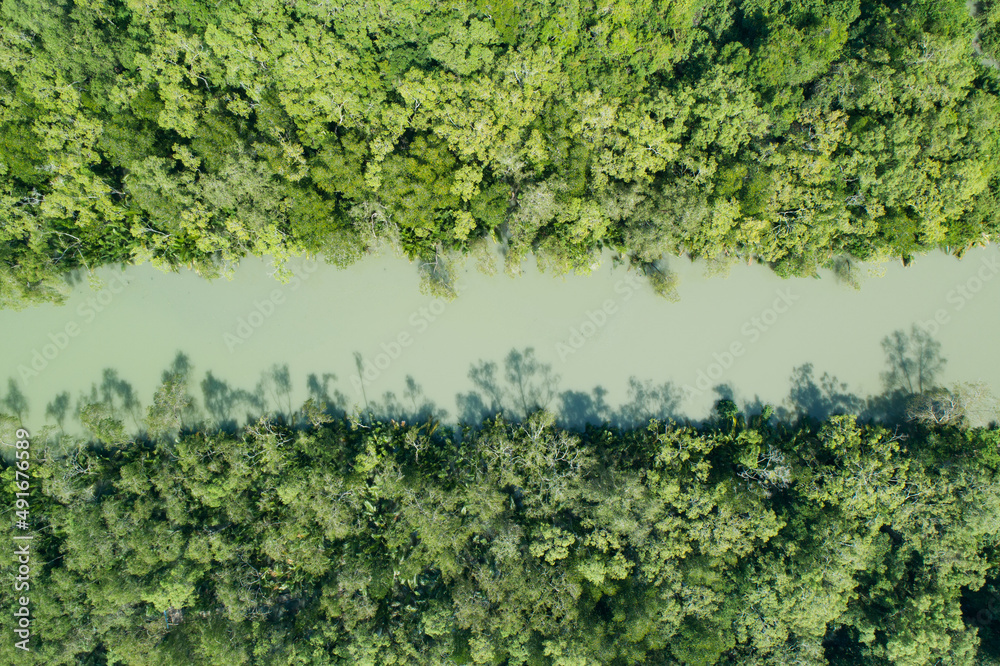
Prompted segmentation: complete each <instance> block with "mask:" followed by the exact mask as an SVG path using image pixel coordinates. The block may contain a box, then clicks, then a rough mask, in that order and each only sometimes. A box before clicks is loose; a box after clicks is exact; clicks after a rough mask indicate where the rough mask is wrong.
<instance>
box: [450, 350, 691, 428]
mask: <svg viewBox="0 0 1000 666" xmlns="http://www.w3.org/2000/svg"><path fill="white" fill-rule="evenodd" d="M468 376H469V379H470V380H472V383H473V385H474V387H475V390H473V391H470V392H468V393H460V394H458V395H457V396H456V403H457V404H458V411H459V422H461V423H466V424H478V423H481V422H482V421H483V419H486V418H489V417H492V416H495V415H498V414H500V415H503V416H504V418H505V419H507V420H508V421H521V420H524V419H525V418H527V417H528V416H529V415H530V414H532V413H533V412H536V411H538V410H540V409H546V410H549V411H551V412H553V414H554V415H555V417H556V424H558V425H559V426H561V427H564V428H570V429H577V430H582V429H583V428H584V427H586V426H587V425H598V424H604V423H607V424H609V425H612V426H616V427H621V428H629V427H635V426H637V425H642V424H644V423H647V422H648V421H649V419H651V418H657V419H663V420H666V419H672V418H675V417H677V412H678V408H679V407H680V403H681V399H682V392H681V391H680V389H679V388H678V387H676V386H675V385H674V384H672V383H670V382H665V383H662V384H654V383H653V382H652V381H649V380H640V379H638V378H636V377H630V378H629V380H628V393H627V396H628V397H627V400H626V402H624V403H623V404H622V405H621V406H619V407H618V408H617V409H613V408H612V407H611V406H610V405H609V404H608V402H607V400H606V396H607V394H608V391H607V389H605V388H604V387H603V386H601V385H597V386H595V387H594V388H593V389H591V390H590V391H589V392H587V391H579V390H566V391H562V392H560V391H559V381H560V377H559V375H557V374H555V373H554V372H553V371H552V366H551V365H550V364H548V363H542V362H540V361H539V360H538V359H537V357H536V356H535V351H534V349H533V348H531V347H528V348H525V349H524V350H523V351H522V350H518V349H512V350H511V351H510V352H509V353H508V354H507V356H506V358H505V359H504V361H503V365H502V366H500V365H498V364H497V363H496V362H494V361H479V362H478V363H476V364H474V365H473V366H472V367H471V368H470V370H469V375H468Z"/></svg>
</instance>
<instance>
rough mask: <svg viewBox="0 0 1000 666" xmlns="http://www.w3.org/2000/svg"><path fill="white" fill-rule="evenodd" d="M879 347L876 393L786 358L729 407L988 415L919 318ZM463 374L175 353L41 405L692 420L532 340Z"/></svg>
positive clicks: (98, 422) (49, 415)
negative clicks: (371, 384)
mask: <svg viewBox="0 0 1000 666" xmlns="http://www.w3.org/2000/svg"><path fill="white" fill-rule="evenodd" d="M882 349H883V353H884V357H885V370H884V371H883V373H882V378H883V381H884V390H883V391H882V392H880V393H878V394H876V395H868V396H859V395H855V394H853V393H851V392H850V391H849V390H848V386H847V384H846V383H844V382H841V381H839V380H838V379H837V377H835V376H833V375H831V374H829V373H826V372H824V373H823V374H822V375H821V376H819V378H818V379H817V377H816V372H815V370H814V367H813V365H812V364H809V363H807V364H803V365H801V366H799V367H796V368H795V369H794V371H793V373H792V376H791V378H790V387H791V388H790V390H789V393H788V395H787V397H786V398H785V399H784V400H783V401H782V403H781V404H780V405H766V404H765V403H762V402H761V401H760V400H759V399H755V400H752V401H743V403H742V404H737V405H736V407H737V408H739V409H741V410H743V411H745V412H747V413H749V414H760V413H763V412H764V411H765V408H766V407H770V410H769V413H773V414H775V415H776V416H778V417H779V418H783V419H786V420H796V419H801V418H817V419H823V418H826V417H828V416H831V415H834V414H844V413H850V414H857V415H859V416H860V418H861V419H863V420H867V419H875V420H879V421H883V422H889V423H893V422H902V421H904V420H912V419H919V420H934V421H935V422H938V423H941V422H946V421H947V420H948V419H951V420H958V417H959V416H960V415H966V416H968V415H971V414H972V405H971V402H970V401H979V402H980V403H983V404H985V403H986V402H989V401H992V404H991V405H990V407H991V409H992V410H993V411H992V412H991V413H990V418H993V419H995V418H996V416H997V412H996V402H995V398H994V397H992V395H991V394H990V392H989V391H988V390H987V389H985V388H981V389H979V390H978V392H976V391H975V390H973V393H975V395H972V393H969V392H968V391H967V388H963V387H958V388H956V389H954V390H951V391H949V390H945V389H944V388H943V387H940V386H938V384H937V383H936V379H937V377H938V376H939V374H940V372H941V370H942V369H943V367H944V365H945V362H946V361H945V359H944V358H943V357H942V355H941V345H940V344H939V343H938V342H937V341H935V340H934V339H933V338H932V337H931V336H930V335H928V334H927V333H926V332H925V331H923V330H921V329H919V328H917V327H914V328H912V329H911V331H910V332H906V331H902V330H899V331H894V332H893V333H892V334H891V335H889V336H887V337H885V338H884V339H883V341H882ZM468 379H469V380H470V381H471V384H472V388H471V390H469V391H465V392H460V393H458V394H457V395H456V396H455V403H454V410H453V411H452V410H450V409H449V408H448V407H450V406H444V405H439V404H437V403H435V402H434V401H433V400H432V399H430V398H429V397H428V396H427V395H426V394H425V393H424V391H423V388H422V386H421V384H420V383H419V382H418V381H417V380H416V379H415V378H414V377H412V376H407V377H406V378H405V381H404V382H403V385H402V386H400V387H399V389H398V390H397V391H384V392H382V393H380V394H378V395H372V396H370V397H367V398H366V401H365V403H364V404H363V405H361V404H356V403H353V402H352V401H351V400H350V399H348V398H347V395H346V394H345V393H344V392H343V391H341V390H340V389H341V385H342V384H343V382H341V381H339V380H338V378H337V376H336V375H334V374H332V373H323V374H316V373H310V374H308V375H307V376H305V377H293V376H292V374H291V372H290V371H289V367H288V365H285V364H280V365H279V364H276V365H273V366H272V367H270V368H268V369H266V370H265V371H263V372H262V373H261V374H260V377H259V379H258V381H257V382H256V383H255V384H254V385H253V386H238V385H233V384H232V383H230V382H228V381H226V380H225V379H224V378H221V377H219V376H217V375H216V374H215V373H214V372H213V371H211V370H206V371H205V372H204V375H203V376H202V378H201V379H200V380H199V379H197V377H196V373H195V369H194V368H193V366H192V364H191V362H190V359H189V358H188V356H187V355H186V354H184V353H183V352H178V353H177V355H176V357H175V358H174V360H173V361H172V362H171V364H170V366H169V367H167V368H166V369H165V370H164V371H163V373H162V383H161V385H160V387H159V388H158V389H157V391H156V393H155V395H154V398H153V401H152V404H150V405H142V404H140V401H139V399H138V398H137V396H136V393H135V391H134V390H133V388H132V386H131V384H129V382H128V381H127V380H126V379H124V378H123V377H122V376H121V375H120V374H119V372H118V370H117V369H114V368H106V369H104V371H103V373H102V374H101V378H100V382H94V383H93V384H91V386H90V389H89V391H81V392H80V393H79V394H78V395H77V396H76V397H75V398H74V397H71V396H70V394H69V393H68V392H66V391H63V392H60V393H59V394H57V395H56V396H54V397H53V399H52V400H51V401H50V402H48V404H47V405H46V407H45V419H46V426H45V428H46V429H47V431H48V433H49V434H51V435H60V434H66V433H67V432H72V431H75V430H77V428H68V427H67V424H68V423H69V422H70V421H72V422H73V423H75V424H78V425H82V426H83V430H84V431H85V432H86V433H87V434H89V435H91V436H94V437H96V438H97V439H99V440H102V441H105V442H106V443H115V444H118V443H122V442H124V441H125V440H126V439H127V436H126V433H127V432H130V433H133V434H138V435H139V436H142V435H152V436H160V435H163V434H170V433H176V432H178V431H180V430H182V429H187V430H195V429H197V430H217V429H218V430H224V431H230V432H232V431H235V430H236V429H238V428H240V427H242V426H244V425H247V424H250V423H253V422H256V421H258V420H259V419H260V418H261V416H267V417H268V418H271V419H274V420H276V421H279V422H283V423H286V424H289V425H295V426H303V425H305V424H306V423H307V422H311V423H313V424H316V423H319V422H322V421H325V420H329V419H330V418H336V417H344V416H352V418H354V419H356V420H357V421H358V422H360V423H365V422H371V421H376V420H382V421H388V420H390V419H395V420H401V421H411V422H445V423H452V424H465V425H477V424H479V423H481V422H482V421H483V420H484V419H490V418H494V417H497V416H502V417H503V418H504V419H506V420H508V421H512V420H524V419H526V418H527V417H528V416H529V415H531V414H532V413H534V412H536V411H539V410H546V411H549V412H551V413H553V414H554V415H555V417H556V423H557V424H559V425H561V426H564V427H568V428H575V429H583V428H584V427H585V426H586V425H588V424H593V425H599V424H609V425H612V426H615V427H622V428H628V427H635V426H640V425H643V424H645V423H647V422H648V421H649V420H650V419H652V418H655V419H659V420H674V421H680V422H683V421H688V422H691V420H690V419H687V418H686V417H685V415H684V414H683V413H682V412H681V409H680V408H681V405H682V401H683V392H682V390H681V389H680V388H679V387H677V386H675V385H673V384H671V383H669V382H665V383H655V382H653V381H652V380H650V379H641V378H638V377H630V378H629V379H628V382H627V389H626V395H627V399H626V400H625V401H624V402H622V403H621V404H620V405H618V406H616V407H612V406H611V405H609V404H608V403H607V402H606V401H605V395H606V394H607V390H606V389H605V388H604V387H603V386H601V385H596V386H594V387H593V388H591V389H590V390H589V391H580V390H574V389H566V390H563V389H562V388H561V386H560V377H559V375H558V374H556V373H555V372H554V371H553V368H552V365H551V364H549V363H544V362H542V361H540V360H539V359H538V358H537V356H536V354H535V350H534V349H533V348H531V347H527V348H523V349H511V350H510V352H509V353H508V354H507V355H506V356H505V357H504V358H503V359H502V360H499V361H497V360H480V361H477V362H476V363H474V364H472V366H471V367H470V368H469V370H468ZM297 386H301V387H303V388H304V390H305V393H306V394H307V396H308V397H307V399H306V401H305V402H304V403H302V404H297V403H296V402H295V398H294V396H295V395H296V394H297V391H296V387H297ZM713 391H714V394H715V396H716V401H717V402H718V401H726V402H727V403H731V402H732V401H733V400H734V397H735V396H734V391H733V388H732V387H731V386H729V385H727V384H719V385H717V386H715V387H714V388H713ZM958 403H968V404H962V405H959V404H958ZM2 405H3V408H4V411H5V412H6V414H7V417H8V419H10V418H11V417H13V418H14V419H15V420H17V421H19V422H24V421H25V419H26V418H27V417H28V412H29V405H28V403H27V400H26V398H25V397H24V395H23V394H22V393H21V392H20V390H19V389H18V387H17V383H16V382H15V381H13V380H11V381H9V382H8V391H7V394H6V395H5V396H4V397H3V400H2ZM956 410H961V411H956ZM10 422H11V423H13V421H10Z"/></svg>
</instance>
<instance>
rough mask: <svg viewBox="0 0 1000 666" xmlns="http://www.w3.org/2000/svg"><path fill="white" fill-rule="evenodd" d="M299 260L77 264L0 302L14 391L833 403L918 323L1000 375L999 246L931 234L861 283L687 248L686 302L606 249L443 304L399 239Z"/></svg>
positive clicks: (676, 267)
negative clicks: (554, 270)
mask: <svg viewBox="0 0 1000 666" xmlns="http://www.w3.org/2000/svg"><path fill="white" fill-rule="evenodd" d="M291 267H292V270H293V273H294V274H295V276H296V277H294V278H293V279H292V281H291V282H289V283H286V284H281V283H279V282H277V281H276V280H275V279H274V278H273V277H272V275H271V274H272V272H273V269H272V268H271V266H270V264H269V262H267V261H264V260H259V259H247V260H245V261H243V262H242V263H241V264H240V266H239V267H238V269H237V270H236V273H235V276H234V278H233V279H232V280H229V281H227V280H225V279H219V280H214V281H208V280H205V279H203V278H201V277H199V276H197V275H195V274H193V273H192V272H190V271H186V270H182V271H180V272H179V273H163V272H160V271H158V270H156V269H154V268H152V267H151V266H149V265H143V266H133V267H129V268H127V269H125V270H124V271H123V270H121V269H116V268H104V269H101V270H99V271H98V272H97V277H98V278H99V281H100V283H101V284H99V285H96V288H95V286H92V285H90V284H88V282H87V281H86V280H82V281H80V282H78V284H76V285H75V286H74V287H73V288H72V291H71V293H70V294H69V296H68V298H67V300H66V302H65V304H63V305H61V306H54V305H43V306H36V307H34V308H31V309H28V310H24V311H20V312H15V311H3V312H0V343H2V348H3V354H2V359H0V378H7V381H5V382H4V384H5V385H6V387H5V388H3V387H0V388H3V391H2V393H3V396H4V403H3V409H4V411H6V412H7V413H10V414H13V415H14V419H15V420H16V421H17V422H18V423H21V424H23V425H26V426H28V427H29V428H32V429H35V430H38V429H40V428H42V427H43V426H44V425H46V424H48V425H51V426H57V427H58V428H62V429H64V430H65V431H67V432H68V431H74V430H78V429H79V424H78V421H77V418H76V416H75V411H76V410H77V408H78V407H79V405H80V404H82V403H84V402H86V401H94V400H107V401H109V402H110V403H111V404H113V405H115V408H116V409H117V410H118V412H119V413H120V414H121V415H122V416H123V418H125V419H126V423H127V425H128V427H129V428H131V429H136V428H137V427H138V425H139V423H140V422H141V418H142V414H143V413H144V409H145V406H146V405H148V404H150V402H151V400H152V397H153V394H154V392H155V390H156V387H157V386H158V385H159V383H160V381H161V378H162V376H163V373H164V371H165V370H166V369H167V368H169V367H171V365H172V364H175V363H178V362H180V363H181V364H182V365H186V366H188V367H190V373H189V376H190V388H191V393H192V395H193V396H194V397H195V398H196V399H197V401H198V403H199V408H200V410H201V417H199V418H204V419H205V420H206V421H210V422H215V423H221V424H223V425H227V424H228V425H233V424H239V423H242V422H243V421H244V420H246V419H247V418H248V417H250V416H251V415H253V414H257V413H260V412H262V411H271V412H282V413H288V412H289V411H290V410H295V409H297V408H298V407H299V406H300V405H301V404H302V403H303V401H304V400H305V399H306V398H308V397H309V396H310V395H312V396H314V397H322V398H324V399H325V400H326V401H327V403H328V404H330V405H335V406H336V408H337V409H338V410H343V411H352V410H355V409H356V410H358V411H360V412H361V413H374V414H378V415H384V416H391V417H395V418H427V417H428V416H434V417H436V418H440V419H442V420H444V421H446V422H450V423H455V422H459V421H465V422H474V421H478V420H479V419H481V418H482V417H483V416H485V415H488V414H493V413H496V412H498V411H503V412H504V413H506V414H509V415H510V416H513V417H517V416H520V415H521V414H523V413H524V411H526V410H527V409H531V408H532V407H534V406H545V407H547V408H548V409H550V410H552V411H553V412H555V413H556V414H557V415H558V417H559V419H560V421H561V422H562V423H565V424H568V425H577V426H578V425H581V424H583V423H585V422H600V421H603V420H609V421H611V422H614V423H620V424H624V425H627V424H629V423H635V422H638V421H641V420H642V419H644V418H646V417H648V416H660V417H672V418H676V419H683V418H690V419H700V418H703V417H705V416H706V415H707V414H709V412H710V410H711V407H712V405H713V404H714V402H715V401H716V400H717V399H718V398H719V397H720V396H722V397H730V398H732V399H733V400H735V401H736V402H737V404H739V405H740V406H744V407H747V406H748V407H751V408H755V407H756V408H759V407H760V405H762V404H771V405H773V406H776V407H779V408H780V409H781V410H784V411H785V412H786V413H793V412H795V411H808V412H812V413H814V414H817V415H823V414H824V413H829V412H831V411H837V410H838V409H844V408H845V405H852V404H860V403H856V402H852V401H856V400H857V399H858V397H864V396H869V395H875V394H878V393H880V392H882V391H883V389H884V383H883V373H884V372H885V371H887V370H892V368H893V367H894V366H895V368H896V370H897V373H896V376H897V377H900V376H903V378H904V380H905V379H907V378H909V379H912V378H913V375H914V372H913V371H912V368H910V366H908V365H906V364H907V362H908V361H907V360H906V355H905V354H904V355H903V357H900V358H902V359H903V360H902V361H901V360H900V358H897V359H896V361H895V362H893V361H891V359H889V356H888V355H887V352H886V349H885V348H884V347H883V341H884V340H885V339H886V338H887V337H888V336H892V335H893V334H894V333H895V332H897V331H901V332H903V333H904V334H906V335H909V336H911V337H912V326H913V325H914V324H918V325H921V326H922V330H925V331H927V332H928V333H929V334H931V338H932V340H933V341H934V342H936V343H939V345H940V346H939V347H937V348H935V347H934V345H933V344H932V345H930V346H929V347H928V346H926V345H925V349H926V350H928V351H929V353H930V356H931V358H930V365H928V370H929V374H931V375H933V376H931V377H927V378H926V379H927V382H928V384H930V383H934V384H940V385H949V384H952V383H955V382H982V383H984V384H985V385H986V386H989V387H991V388H992V389H993V390H994V391H997V390H998V389H1000V345H998V344H997V331H998V330H1000V307H998V305H1000V279H997V274H998V271H1000V250H998V249H997V247H994V246H991V247H988V248H979V249H975V250H973V251H970V252H968V253H967V254H966V256H965V257H964V258H963V259H962V260H961V261H959V260H956V259H954V258H952V257H949V256H946V255H944V254H941V253H935V254H930V255H927V256H922V257H918V258H916V260H915V261H914V262H913V263H912V264H911V265H910V266H909V267H903V266H902V265H901V264H900V263H899V262H893V263H889V264H886V265H884V266H881V267H865V268H864V270H862V272H863V273H869V272H870V273H878V272H883V273H884V274H883V275H881V276H875V275H873V276H871V277H867V278H865V279H864V280H863V284H862V287H861V289H860V290H854V289H852V288H850V287H848V286H846V285H844V284H843V283H841V282H838V281H837V280H836V279H835V278H834V277H833V276H832V274H830V273H827V272H824V273H823V274H822V278H821V279H811V278H796V279H789V280H782V279H781V278H778V277H777V276H775V275H774V274H773V273H771V272H770V271H769V270H768V269H767V268H765V267H762V266H746V265H738V266H734V267H732V268H731V269H730V271H729V273H728V275H725V276H712V277H709V276H706V275H705V274H704V267H703V265H702V264H700V263H697V262H695V263H692V262H689V261H687V260H683V259H674V260H672V262H671V266H670V268H671V270H672V271H674V272H675V273H677V275H678V277H679V288H678V292H679V295H680V300H679V301H678V302H669V301H666V300H664V299H662V298H659V297H657V296H656V295H654V294H653V293H652V290H651V289H650V288H649V287H648V286H647V285H646V284H645V283H644V282H643V281H642V280H641V279H637V278H636V277H635V274H634V272H629V271H627V270H626V269H625V268H624V267H621V266H619V267H613V266H612V263H611V261H610V260H606V261H604V262H603V264H602V265H601V266H600V267H599V268H597V269H596V270H594V271H593V273H592V274H591V275H589V276H567V277H553V276H551V275H547V274H543V273H539V272H538V271H537V270H536V269H535V268H534V267H533V265H532V266H526V267H525V270H524V274H523V275H522V276H520V277H517V278H511V277H508V276H505V275H503V274H498V275H494V276H487V275H483V274H481V273H478V272H477V271H475V270H474V269H465V270H462V271H460V272H459V279H458V284H459V287H460V292H461V293H460V295H459V297H458V298H457V299H455V300H453V301H450V302H448V301H444V300H440V299H435V298H432V297H429V296H426V295H423V294H421V293H420V290H419V279H418V275H417V270H416V267H415V265H414V264H411V263H409V262H407V261H405V260H403V259H399V258H397V257H394V256H388V255H385V256H376V257H371V258H368V259H366V260H364V261H362V262H361V263H359V264H356V265H354V266H352V267H350V268H349V269H347V270H340V269H337V268H335V267H332V266H329V265H326V264H323V263H317V262H314V261H309V260H296V261H293V262H292V264H291ZM904 341H905V340H904ZM911 342H912V340H911ZM938 360H940V361H942V362H943V366H942V367H941V368H940V369H939V370H938V371H936V372H935V368H934V367H932V366H933V365H934V363H935V362H936V361H938ZM901 366H906V367H905V368H901ZM901 369H902V370H904V372H902V373H901V372H898V371H899V370H901ZM907 370H909V371H907ZM826 373H829V376H828V377H827V379H826V380H825V381H824V379H823V376H824V374H826ZM833 377H835V378H836V381H834V380H833ZM60 396H61V398H60Z"/></svg>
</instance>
